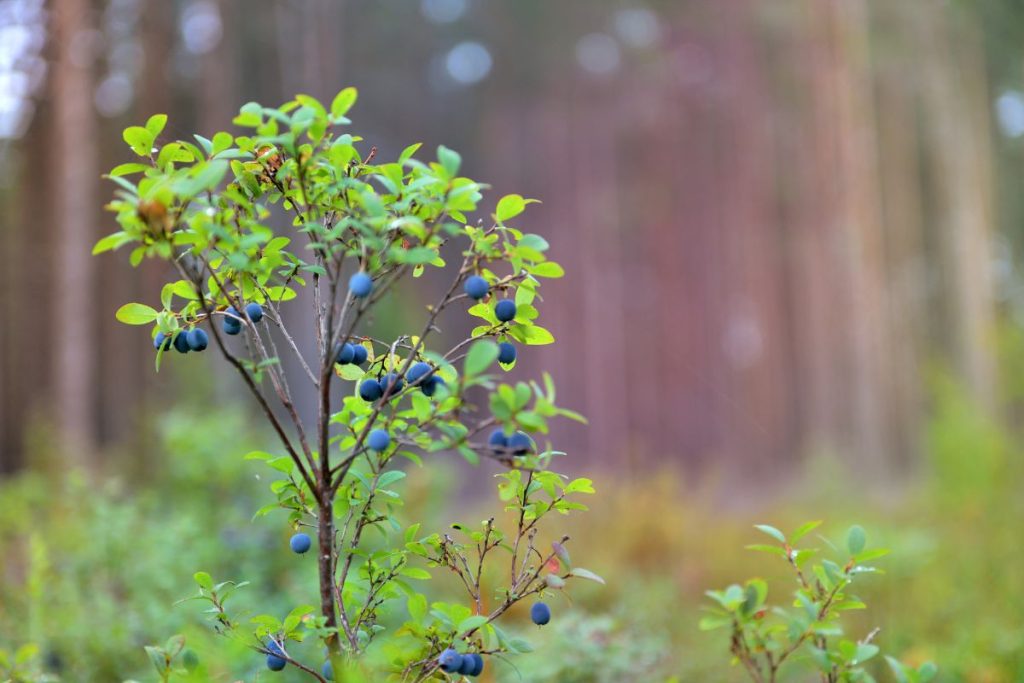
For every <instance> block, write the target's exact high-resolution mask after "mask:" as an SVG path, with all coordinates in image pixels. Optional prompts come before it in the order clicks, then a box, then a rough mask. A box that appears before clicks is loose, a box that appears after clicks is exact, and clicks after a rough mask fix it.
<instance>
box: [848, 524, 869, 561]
mask: <svg viewBox="0 0 1024 683" xmlns="http://www.w3.org/2000/svg"><path fill="white" fill-rule="evenodd" d="M867 542H868V536H867V533H865V531H864V527H862V526H860V525H859V524H854V525H853V526H851V527H850V530H849V531H847V532H846V549H847V550H849V551H850V554H851V555H857V554H858V553H860V552H861V551H863V550H864V546H865V545H867Z"/></svg>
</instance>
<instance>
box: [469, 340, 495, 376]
mask: <svg viewBox="0 0 1024 683" xmlns="http://www.w3.org/2000/svg"><path fill="white" fill-rule="evenodd" d="M496 360H498V345H497V344H495V343H494V342H492V341H489V340H481V341H478V342H476V343H474V344H473V345H472V346H471V347H469V353H467V354H466V364H465V366H464V369H463V374H464V375H465V376H466V377H467V378H469V377H474V376H476V375H479V374H481V373H482V372H484V371H485V370H487V368H489V367H490V366H491V365H492V364H493V363H494V361H496Z"/></svg>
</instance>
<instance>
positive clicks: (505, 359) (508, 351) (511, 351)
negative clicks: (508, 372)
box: [498, 342, 516, 365]
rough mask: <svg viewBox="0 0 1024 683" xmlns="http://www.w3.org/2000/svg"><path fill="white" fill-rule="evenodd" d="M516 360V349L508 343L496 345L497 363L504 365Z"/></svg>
mask: <svg viewBox="0 0 1024 683" xmlns="http://www.w3.org/2000/svg"><path fill="white" fill-rule="evenodd" d="M515 360H516V347H514V346H512V344H510V343H509V342H501V343H500V344H498V362H499V363H502V364H504V365H508V364H509V363H514V362H515Z"/></svg>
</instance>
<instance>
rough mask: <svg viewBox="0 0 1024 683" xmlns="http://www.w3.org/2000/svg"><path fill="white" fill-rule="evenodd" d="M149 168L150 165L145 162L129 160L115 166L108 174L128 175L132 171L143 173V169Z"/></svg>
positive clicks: (112, 175)
mask: <svg viewBox="0 0 1024 683" xmlns="http://www.w3.org/2000/svg"><path fill="white" fill-rule="evenodd" d="M150 168H151V167H150V166H147V165H146V164H140V163H137V162H131V163H127V164H119V165H118V166H115V167H114V170H112V171H111V172H110V173H109V174H108V175H110V177H112V178H117V177H118V176H123V175H130V174H132V173H143V172H144V171H148V170H149V169H150Z"/></svg>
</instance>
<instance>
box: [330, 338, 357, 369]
mask: <svg viewBox="0 0 1024 683" xmlns="http://www.w3.org/2000/svg"><path fill="white" fill-rule="evenodd" d="M355 357H356V347H354V346H352V345H351V344H349V343H348V342H345V343H344V344H337V345H335V347H334V362H335V363H337V364H339V365H347V364H349V363H351V362H352V359H353V358H355Z"/></svg>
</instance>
